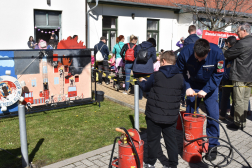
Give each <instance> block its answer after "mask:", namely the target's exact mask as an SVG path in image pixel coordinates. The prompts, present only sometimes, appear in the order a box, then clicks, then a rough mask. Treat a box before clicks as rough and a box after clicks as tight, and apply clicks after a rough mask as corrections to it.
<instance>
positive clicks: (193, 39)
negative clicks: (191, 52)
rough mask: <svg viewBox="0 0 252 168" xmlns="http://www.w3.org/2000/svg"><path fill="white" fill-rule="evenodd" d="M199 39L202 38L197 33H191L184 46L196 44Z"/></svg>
mask: <svg viewBox="0 0 252 168" xmlns="http://www.w3.org/2000/svg"><path fill="white" fill-rule="evenodd" d="M198 39H200V38H199V37H198V36H197V35H196V34H191V35H189V36H188V37H187V38H186V39H185V41H184V47H185V46H187V45H189V44H194V43H195V42H196V41H197V40H198Z"/></svg>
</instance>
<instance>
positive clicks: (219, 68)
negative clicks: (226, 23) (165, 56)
mask: <svg viewBox="0 0 252 168" xmlns="http://www.w3.org/2000/svg"><path fill="white" fill-rule="evenodd" d="M193 47H194V44H190V45H188V46H186V47H184V48H183V50H182V51H181V52H180V54H179V56H178V59H177V66H178V68H179V70H180V73H183V76H184V78H185V85H186V89H188V88H192V89H199V90H203V91H204V92H206V93H209V92H212V91H214V90H215V89H216V88H217V87H218V86H219V84H220V82H221V79H222V76H223V72H224V67H225V65H224V64H225V63H224V62H225V59H224V55H223V53H222V50H221V49H220V48H219V47H218V46H217V45H215V44H212V43H210V49H211V50H210V52H209V53H208V56H207V58H206V59H205V60H203V61H201V62H199V61H198V60H197V59H196V58H195V56H194V49H193Z"/></svg>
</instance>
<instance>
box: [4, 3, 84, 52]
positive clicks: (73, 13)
mask: <svg viewBox="0 0 252 168" xmlns="http://www.w3.org/2000/svg"><path fill="white" fill-rule="evenodd" d="M85 5H86V4H85V1H84V0H74V1H69V0H52V1H51V6H49V5H47V1H46V0H25V1H22V0H11V1H3V0H1V1H0V16H1V17H0V22H1V26H0V49H5V50H6V49H28V46H27V42H28V39H29V36H34V9H39V10H57V11H62V15H61V28H62V30H61V31H62V32H61V34H62V39H66V38H67V37H68V36H73V35H75V34H76V35H78V36H79V40H82V41H84V42H85V38H86V37H85V33H86V32H85V30H86V29H85V23H86V14H85Z"/></svg>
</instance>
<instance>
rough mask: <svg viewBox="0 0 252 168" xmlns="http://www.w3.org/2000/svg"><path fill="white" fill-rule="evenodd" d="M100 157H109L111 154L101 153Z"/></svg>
mask: <svg viewBox="0 0 252 168" xmlns="http://www.w3.org/2000/svg"><path fill="white" fill-rule="evenodd" d="M100 155H101V156H108V155H109V154H108V153H106V152H105V153H101V154H100Z"/></svg>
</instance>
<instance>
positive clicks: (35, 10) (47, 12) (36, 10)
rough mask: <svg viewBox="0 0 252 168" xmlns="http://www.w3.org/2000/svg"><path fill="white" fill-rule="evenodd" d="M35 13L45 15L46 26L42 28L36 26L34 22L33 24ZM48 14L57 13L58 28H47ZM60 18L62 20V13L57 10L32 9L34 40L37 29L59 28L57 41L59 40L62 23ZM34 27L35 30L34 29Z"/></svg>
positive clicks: (53, 27)
mask: <svg viewBox="0 0 252 168" xmlns="http://www.w3.org/2000/svg"><path fill="white" fill-rule="evenodd" d="M37 12H41V13H45V15H46V25H44V26H41V25H40V26H38V25H36V22H35V15H36V13H37ZM50 12H52V13H53V12H55V13H59V26H49V25H48V24H49V13H50ZM61 18H62V11H57V10H38V9H34V11H33V21H34V39H36V28H37V29H58V28H60V29H59V30H58V31H59V40H61V33H62V32H61V24H62V21H61ZM35 27H36V28H35Z"/></svg>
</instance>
